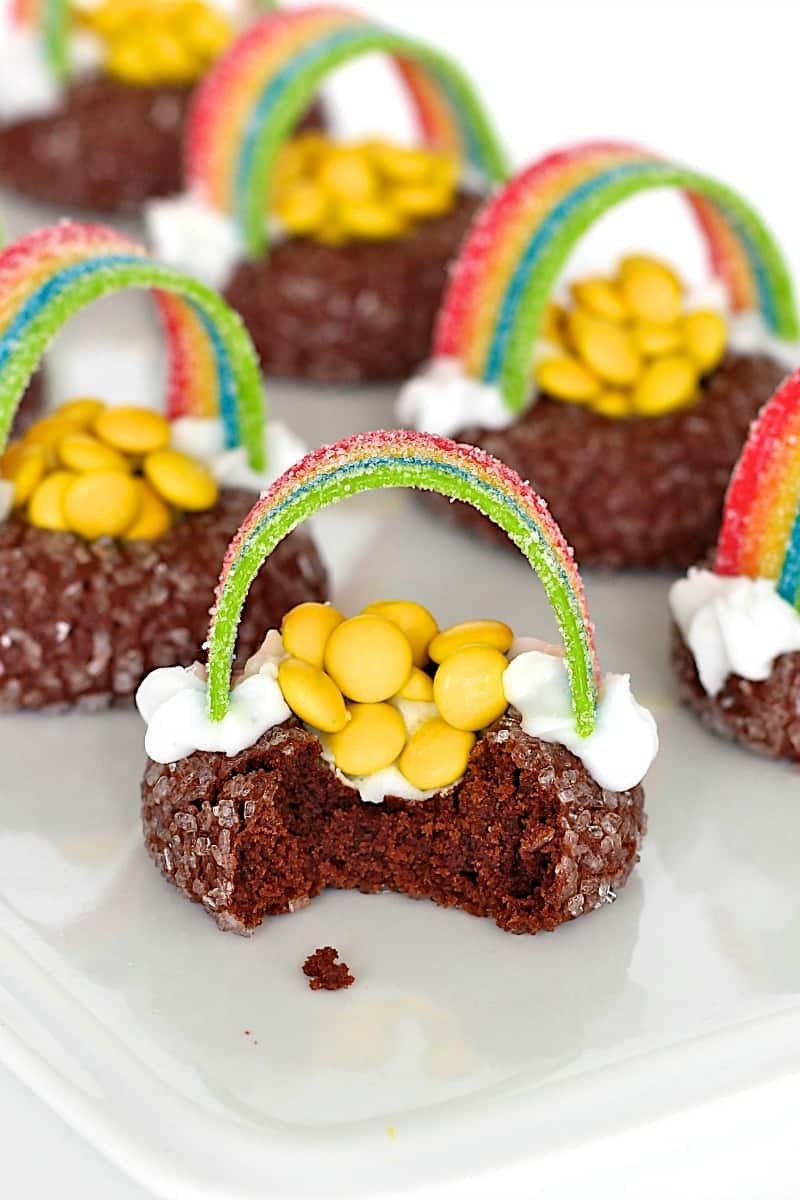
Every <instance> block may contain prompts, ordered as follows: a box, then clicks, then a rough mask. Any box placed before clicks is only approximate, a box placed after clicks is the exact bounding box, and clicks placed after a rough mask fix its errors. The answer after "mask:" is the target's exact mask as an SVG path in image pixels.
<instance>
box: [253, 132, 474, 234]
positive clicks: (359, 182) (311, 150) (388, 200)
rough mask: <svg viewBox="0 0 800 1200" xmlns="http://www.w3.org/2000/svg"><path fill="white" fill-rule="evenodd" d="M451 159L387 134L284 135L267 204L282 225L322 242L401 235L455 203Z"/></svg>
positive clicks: (456, 175)
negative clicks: (347, 137)
mask: <svg viewBox="0 0 800 1200" xmlns="http://www.w3.org/2000/svg"><path fill="white" fill-rule="evenodd" d="M457 177H458V171H457V165H456V163H455V161H454V160H453V159H452V158H451V157H450V156H449V155H445V154H437V153H434V152H433V151H430V150H408V149H405V148H403V147H401V146H394V145H391V144H390V143H389V142H384V141H377V140H371V141H361V142H350V143H346V144H345V143H337V142H333V141H331V140H330V139H329V138H326V137H325V136H324V135H323V134H321V133H313V132H310V133H303V134H300V135H299V136H298V137H296V138H293V139H292V140H291V141H290V142H288V143H287V144H286V145H285V146H284V147H283V150H282V151H281V153H280V156H279V159H278V163H277V166H276V171H275V187H274V193H273V197H272V204H273V208H274V211H275V214H276V216H277V217H278V218H279V219H280V221H281V223H282V224H283V226H284V227H285V228H286V230H287V231H288V232H289V233H291V234H294V235H295V236H298V237H310V238H314V239H315V240H316V241H319V242H323V243H324V244H326V245H333V246H335V245H341V244H343V243H344V242H347V241H351V240H354V239H361V240H376V241H377V240H383V239H387V238H395V237H400V236H401V235H402V234H404V233H407V232H408V231H409V230H410V229H411V228H412V227H413V225H414V224H415V223H416V222H419V221H424V220H427V219H430V218H432V217H438V216H442V215H443V214H444V213H446V212H449V211H450V209H452V207H453V204H454V202H455V193H456V183H457Z"/></svg>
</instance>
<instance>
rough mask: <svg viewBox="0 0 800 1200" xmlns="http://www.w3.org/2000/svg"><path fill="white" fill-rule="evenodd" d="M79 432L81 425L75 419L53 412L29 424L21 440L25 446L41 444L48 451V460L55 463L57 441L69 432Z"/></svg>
mask: <svg viewBox="0 0 800 1200" xmlns="http://www.w3.org/2000/svg"><path fill="white" fill-rule="evenodd" d="M80 432H81V427H80V425H78V424H77V422H76V421H71V420H70V419H69V418H68V417H62V416H61V415H60V414H59V413H53V414H52V416H49V417H42V419H41V421H37V422H36V423H35V424H34V425H31V427H30V429H29V430H28V431H27V433H26V434H25V436H24V438H23V439H22V440H23V442H24V444H25V445H26V446H41V447H42V448H43V449H44V450H45V451H47V453H48V462H50V463H52V464H53V465H55V462H56V449H57V447H58V445H59V443H60V442H62V441H63V440H64V438H65V437H68V436H69V435H70V434H71V433H80Z"/></svg>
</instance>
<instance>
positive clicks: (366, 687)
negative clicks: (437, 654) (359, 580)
mask: <svg viewBox="0 0 800 1200" xmlns="http://www.w3.org/2000/svg"><path fill="white" fill-rule="evenodd" d="M412 666H413V658H412V653H411V644H410V642H409V640H408V638H407V637H406V636H405V635H404V634H403V633H401V631H400V630H399V629H398V628H397V626H396V625H393V624H392V622H391V621H387V620H386V618H385V617H378V616H375V615H373V614H372V613H365V614H363V615H362V616H359V617H351V618H350V620H349V621H342V623H341V625H337V627H336V628H335V629H334V631H333V633H332V634H331V636H330V638H329V639H328V644H327V646H326V647H325V670H326V671H327V672H328V674H329V675H330V677H331V679H333V681H334V683H335V684H336V685H337V687H339V688H340V689H341V691H342V692H343V693H344V695H345V696H347V698H348V699H349V700H358V701H360V702H362V703H377V702H378V701H380V700H388V699H389V697H390V696H395V695H396V694H397V693H398V692H399V691H400V689H401V688H402V687H403V685H404V684H405V682H406V680H407V679H408V677H409V675H410V674H411V667H412Z"/></svg>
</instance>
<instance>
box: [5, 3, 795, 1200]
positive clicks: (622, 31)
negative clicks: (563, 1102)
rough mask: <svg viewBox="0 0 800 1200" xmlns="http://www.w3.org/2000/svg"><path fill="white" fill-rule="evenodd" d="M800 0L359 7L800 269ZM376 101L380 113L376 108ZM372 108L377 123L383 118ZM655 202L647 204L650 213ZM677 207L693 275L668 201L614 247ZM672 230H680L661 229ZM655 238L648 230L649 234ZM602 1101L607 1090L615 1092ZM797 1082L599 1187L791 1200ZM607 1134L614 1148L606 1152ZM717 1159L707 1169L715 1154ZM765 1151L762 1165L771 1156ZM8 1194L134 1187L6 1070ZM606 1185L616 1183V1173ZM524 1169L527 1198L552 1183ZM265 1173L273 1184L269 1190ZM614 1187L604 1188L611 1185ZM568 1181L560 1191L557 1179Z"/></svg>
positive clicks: (496, 101)
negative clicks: (720, 206)
mask: <svg viewBox="0 0 800 1200" xmlns="http://www.w3.org/2000/svg"><path fill="white" fill-rule="evenodd" d="M799 7H800V6H798V3H797V2H796V0H786V2H784V3H781V2H780V0H761V2H760V3H756V2H755V0H749V2H747V0H739V2H736V0H727V2H725V0H721V2H719V3H714V2H712V0H670V2H669V3H666V2H664V3H652V2H648V0H638V2H637V0H627V2H624V0H612V2H602V0H551V2H550V3H546V2H537V0H517V2H514V0H485V2H483V3H475V2H472V0H402V2H401V0H373V2H372V3H371V4H370V5H369V9H370V11H371V12H372V13H374V14H375V15H376V16H379V17H382V18H385V19H386V20H389V21H393V22H395V23H396V24H398V25H400V26H402V27H404V28H405V29H407V30H408V31H410V32H413V33H416V34H418V35H420V36H422V37H426V38H429V39H430V40H432V41H435V42H438V43H439V44H440V45H441V46H442V47H444V48H446V49H447V50H449V51H450V52H451V53H452V54H454V55H456V56H458V57H460V58H461V59H462V61H463V62H464V64H465V66H467V67H468V68H469V69H470V71H471V72H472V74H473V76H474V78H475V79H476V80H477V81H478V83H479V84H480V86H481V87H482V89H483V91H484V94H485V96H486V98H487V101H488V102H489V103H490V107H491V109H492V111H493V113H494V115H495V118H496V121H497V123H498V125H499V126H500V128H501V129H502V131H503V133H504V135H505V139H506V142H507V144H508V146H509V149H510V151H511V153H512V155H513V157H514V159H515V160H516V161H517V162H519V163H522V162H525V161H527V160H529V159H532V158H534V157H536V156H537V155H538V154H539V153H540V152H542V151H543V150H545V149H547V148H550V147H553V146H555V145H558V144H560V143H562V142H564V141H569V140H572V139H584V138H587V137H593V136H614V137H621V138H629V139H632V140H635V141H638V142H641V143H643V144H645V145H647V146H650V147H652V148H654V149H658V150H660V151H662V152H666V153H668V154H670V155H673V156H675V157H677V158H679V159H681V160H683V161H685V162H686V163H688V164H691V165H693V166H696V167H698V168H700V169H702V170H705V171H706V172H707V173H709V174H712V175H715V176H718V177H719V178H721V179H724V180H726V181H727V182H729V183H730V184H732V185H733V186H735V187H737V188H738V189H739V190H741V191H742V192H743V193H744V194H745V195H746V196H747V197H748V198H749V199H750V200H751V201H752V202H753V203H754V204H755V205H756V207H757V208H759V209H760V211H761V212H762V213H763V215H764V216H765V217H766V218H767V220H768V221H769V222H770V223H771V225H772V227H773V229H774V231H775V233H776V234H777V235H778V237H779V239H780V241H781V242H782V244H783V245H784V247H785V249H786V250H787V252H788V254H789V256H790V258H791V260H792V264H793V266H794V268H795V271H796V272H798V271H800V220H798V200H799V199H800V187H798V184H800V172H799V171H798V165H797V155H798V151H797V123H798V108H799V107H800V106H799V105H798V66H797V64H798V41H797V33H798V24H800V19H799V18H798V10H799ZM367 83H369V71H368V69H366V68H365V69H364V71H362V72H359V73H355V72H354V73H353V75H352V78H351V80H349V81H347V82H346V83H345V84H343V86H342V87H341V89H340V90H341V92H342V95H343V96H346V97H347V98H348V100H349V101H350V103H349V104H348V124H349V126H350V127H351V128H353V129H357V130H362V129H371V128H373V127H375V128H376V130H377V131H379V130H380V128H381V126H382V123H383V121H384V118H385V121H386V123H387V124H393V123H394V120H395V113H394V110H393V104H392V101H391V93H390V92H389V91H386V92H385V93H384V92H383V91H382V90H381V92H380V100H378V99H376V98H374V97H373V94H372V90H371V88H370V95H369V100H368V102H367V101H366V100H365V91H366V90H367V89H366V86H365V85H366V84H367ZM383 105H385V112H384V110H383V107H382V106H383ZM379 113H380V120H379V119H378V114H379ZM648 206H649V211H648ZM662 216H663V219H664V220H667V219H669V220H674V222H675V223H676V227H678V228H679V236H680V238H681V243H680V244H681V248H682V250H684V249H685V255H686V261H685V264H684V265H685V268H686V269H687V270H688V271H689V272H690V273H694V272H697V271H699V263H700V259H699V257H698V256H697V251H696V248H695V246H694V243H693V242H692V241H691V239H690V238H689V236H688V227H687V232H686V234H685V237H684V235H683V232H682V231H680V226H681V222H682V216H681V214H680V211H679V208H678V205H677V203H673V202H672V201H667V202H664V201H661V200H652V201H651V200H647V201H643V202H642V203H641V204H640V205H638V206H636V208H635V209H631V210H630V211H628V210H625V211H623V212H621V213H620V214H617V215H616V216H615V217H614V218H613V219H614V221H615V222H617V224H618V225H619V227H620V242H621V244H624V245H627V246H630V245H631V236H632V234H631V230H632V229H633V230H634V231H636V232H635V234H634V236H637V237H638V236H639V235H638V231H639V230H640V229H644V228H645V227H648V228H650V229H652V225H653V220H654V219H656V220H658V221H660V220H661V219H662ZM670 241H671V244H673V243H674V241H675V238H674V237H671V238H670ZM650 244H652V242H651V243H650ZM609 1102H610V1103H612V1102H613V1098H612V1097H609ZM797 1102H798V1097H797V1095H796V1094H793V1092H792V1089H791V1087H790V1086H789V1085H781V1086H774V1087H773V1088H771V1089H769V1090H765V1091H762V1092H760V1093H753V1094H751V1095H749V1096H745V1097H740V1098H738V1099H737V1100H736V1101H731V1103H730V1104H729V1105H727V1106H722V1107H720V1108H719V1110H718V1112H717V1115H716V1118H712V1117H711V1116H710V1115H709V1114H706V1116H705V1118H704V1119H703V1120H700V1119H696V1118H694V1117H692V1118H691V1119H690V1120H684V1121H682V1122H681V1121H680V1120H676V1121H672V1122H670V1123H669V1124H668V1125H664V1126H662V1127H660V1128H659V1129H657V1130H655V1131H653V1132H649V1133H642V1134H641V1136H640V1137H639V1138H638V1139H637V1141H636V1143H635V1144H634V1145H633V1146H632V1147H631V1146H628V1147H626V1148H625V1151H624V1155H625V1163H626V1167H625V1171H624V1172H623V1174H622V1176H619V1175H617V1169H618V1164H617V1169H613V1168H611V1167H609V1168H608V1169H605V1168H606V1164H605V1162H604V1157H605V1156H604V1155H603V1153H602V1152H601V1153H600V1154H599V1155H598V1156H597V1167H598V1178H597V1188H596V1189H593V1194H594V1195H595V1197H596V1198H597V1200H603V1198H604V1197H605V1196H606V1195H608V1196H610V1195H612V1194H613V1195H614V1196H615V1197H616V1200H620V1198H624V1197H626V1196H628V1195H631V1196H632V1195H634V1194H636V1195H641V1196H646V1197H648V1200H658V1198H659V1197H662V1196H664V1197H666V1196H668V1195H669V1196H672V1195H674V1194H676V1192H677V1190H678V1189H680V1190H681V1191H683V1192H685V1193H686V1194H687V1195H689V1196H691V1197H692V1198H693V1200H723V1198H724V1200H727V1198H731V1200H732V1198H734V1197H741V1198H742V1200H744V1198H747V1200H753V1198H754V1197H756V1196H758V1198H759V1200H773V1198H774V1200H779V1198H780V1200H788V1198H789V1197H793V1196H796V1195H797V1188H796V1186H795V1174H796V1172H795V1169H794V1165H793V1164H794V1161H795V1160H796V1143H795V1142H794V1141H793V1135H792V1133H791V1130H792V1129H793V1127H794V1119H793V1116H792V1114H793V1113H794V1114H796V1112H797V1108H798V1104H797ZM615 1151H616V1148H615V1147H608V1160H609V1164H610V1163H611V1162H612V1161H613V1160H612V1154H613V1153H614V1152H615ZM712 1161H713V1163H714V1168H713V1170H712V1169H710V1167H709V1163H710V1162H712ZM766 1164H769V1165H768V1166H767V1165H766ZM0 1179H1V1180H2V1183H0V1194H1V1195H3V1196H4V1197H5V1196H8V1197H9V1200H40V1198H43V1197H45V1196H47V1197H50V1196H53V1195H56V1196H65V1197H73V1196H75V1197H77V1196H78V1195H80V1196H82V1197H85V1198H86V1200H95V1197H98V1198H99V1197H101V1196H102V1197H103V1198H104V1200H105V1198H108V1197H113V1198H115V1200H135V1198H137V1197H138V1198H139V1200H142V1197H143V1195H144V1194H143V1193H142V1192H141V1191H140V1190H139V1189H138V1188H137V1187H135V1186H134V1185H132V1184H130V1183H129V1182H128V1181H126V1180H123V1179H122V1177H121V1176H119V1175H118V1174H117V1173H116V1172H115V1171H114V1169H113V1168H111V1167H109V1166H107V1165H106V1164H105V1163H104V1162H103V1161H102V1160H100V1159H99V1158H98V1157H97V1156H96V1155H95V1154H94V1153H93V1152H92V1151H90V1150H87V1149H86V1148H85V1147H84V1146H83V1145H82V1143H80V1141H79V1140H78V1138H77V1137H76V1136H75V1135H74V1134H72V1133H71V1132H70V1131H69V1130H67V1129H66V1127H65V1126H63V1125H62V1124H61V1123H60V1122H59V1121H58V1120H57V1119H56V1118H54V1117H53V1116H52V1115H51V1114H50V1112H49V1111H48V1110H47V1109H46V1108H45V1107H44V1106H42V1105H41V1104H40V1103H39V1102H38V1101H37V1100H35V1099H34V1098H33V1097H31V1096H30V1095H29V1094H28V1093H26V1092H24V1091H22V1090H21V1089H19V1087H18V1085H17V1084H16V1083H12V1081H11V1080H10V1079H9V1078H8V1077H5V1076H0ZM612 1181H613V1188H610V1184H611V1183H612ZM551 1187H554V1184H553V1183H552V1181H550V1184H548V1183H547V1182H546V1181H544V1180H542V1179H538V1180H531V1183H530V1190H529V1192H528V1193H527V1194H528V1195H529V1196H530V1197H531V1198H533V1197H539V1196H544V1195H547V1196H550V1195H555V1194H556V1192H555V1191H554V1190H552V1191H551ZM268 1188H269V1185H268V1182H267V1181H265V1195H267V1194H268ZM609 1188H610V1190H609ZM560 1194H562V1195H570V1187H569V1182H568V1180H567V1181H563V1190H561V1193H560Z"/></svg>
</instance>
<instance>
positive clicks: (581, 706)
mask: <svg viewBox="0 0 800 1200" xmlns="http://www.w3.org/2000/svg"><path fill="white" fill-rule="evenodd" d="M412 453H413V451H412ZM375 457H380V450H379V449H376V450H375ZM331 474H332V475H333V477H332V478H326V477H325V475H320V476H317V477H314V478H312V480H311V481H310V484H309V486H308V490H307V491H306V492H305V494H303V477H302V476H299V478H298V482H297V487H298V492H297V493H296V494H292V493H289V495H288V497H287V498H286V500H285V501H283V502H281V501H280V500H278V501H277V503H276V506H275V508H274V509H273V511H272V513H270V514H268V515H266V516H265V517H264V518H263V520H262V521H261V522H260V523H259V524H258V525H256V527H255V528H254V530H253V532H252V533H251V534H250V535H249V536H248V537H247V538H246V539H245V541H244V543H243V545H242V547H241V549H240V551H239V554H238V557H237V558H236V559H235V560H234V561H233V562H232V563H231V564H230V567H229V569H227V572H226V570H225V569H224V570H223V577H222V581H221V585H220V590H219V594H218V597H217V605H216V608H215V611H214V615H213V617H212V621H211V628H210V631H209V638H208V644H209V652H208V702H209V715H210V717H211V719H212V720H213V721H221V720H222V719H223V717H224V716H225V714H226V713H227V711H228V708H229V705H230V684H231V673H232V669H233V659H234V652H235V647H236V635H237V630H238V626H239V621H240V619H241V614H242V611H243V608H244V604H245V601H246V599H247V595H248V592H249V590H250V587H251V585H252V583H253V580H254V579H255V578H256V576H257V575H258V572H259V571H260V570H261V568H262V566H263V565H264V563H265V561H266V560H267V558H268V557H269V555H270V554H271V553H272V552H273V550H274V549H275V548H276V546H278V545H279V543H280V542H282V541H283V540H284V538H286V537H288V535H289V534H290V533H291V532H292V531H293V530H294V529H296V528H297V527H298V525H300V524H301V523H302V522H303V521H305V520H307V519H308V518H309V517H311V516H313V515H314V514H315V513H318V512H320V511H321V510H322V509H323V508H327V507H328V506H329V505H331V504H336V503H337V502H338V501H340V500H343V499H346V498H347V497H349V496H354V495H357V494H358V493H361V492H366V491H373V490H375V489H379V488H391V487H413V488H417V489H420V490H425V491H431V492H438V493H439V494H440V495H442V496H446V497H448V498H449V499H452V500H461V501H464V502H465V503H467V504H470V505H472V506H473V507H474V508H476V509H477V510H478V511H479V512H481V513H483V515H484V516H486V517H488V518H489V519H490V520H491V521H493V522H494V523H495V525H498V526H499V527H500V528H501V529H502V530H503V531H504V532H505V533H506V534H507V535H508V537H509V539H510V540H511V541H512V542H513V543H514V545H516V546H517V547H518V548H519V549H520V550H521V551H522V553H523V554H524V555H525V557H526V558H527V560H528V562H529V563H530V564H531V566H532V567H533V569H534V571H535V572H536V573H537V575H538V576H539V579H540V580H541V583H542V585H543V587H544V590H545V593H546V594H547V598H548V600H549V601H550V604H551V607H552V609H553V612H554V614H555V616H556V620H557V622H558V626H559V629H560V632H561V636H562V638H563V641H564V646H565V651H566V661H567V667H568V671H569V679H570V688H571V693H572V705H573V711H574V714H575V724H576V728H577V730H578V732H579V734H580V735H581V736H582V737H588V736H589V734H591V732H592V731H593V729H594V727H595V721H596V712H597V681H596V665H595V658H594V647H593V645H592V644H591V641H590V639H591V632H590V630H591V626H589V625H588V618H586V621H584V619H583V614H582V613H581V612H579V611H576V607H574V606H573V605H571V604H570V602H569V599H568V596H567V591H566V585H565V580H564V575H563V572H562V571H561V570H559V567H558V564H557V562H554V557H555V556H554V553H553V552H552V550H551V549H550V548H549V547H548V544H547V542H546V541H545V539H544V538H543V537H539V538H537V537H536V536H535V535H534V534H533V533H532V532H531V529H530V526H529V525H528V524H527V523H526V522H525V521H524V519H523V518H522V517H521V516H520V515H519V514H518V513H516V512H515V511H514V510H513V509H512V508H511V507H510V506H509V504H508V497H504V496H502V495H497V494H495V493H494V491H493V489H492V487H491V485H490V484H486V485H485V486H483V487H481V486H480V483H479V481H477V480H464V479H459V478H458V477H454V475H453V474H452V473H451V472H449V471H447V470H446V469H445V467H444V466H443V465H442V464H439V463H436V462H424V463H413V462H409V461H408V460H403V459H398V460H396V461H394V462H390V463H384V464H382V465H379V466H376V465H375V464H374V462H372V461H370V459H367V461H366V462H364V463H356V464H354V465H350V466H349V469H348V470H347V473H346V475H345V478H344V479H342V478H341V476H340V473H339V469H337V467H335V466H334V467H333V468H332V471H331Z"/></svg>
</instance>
